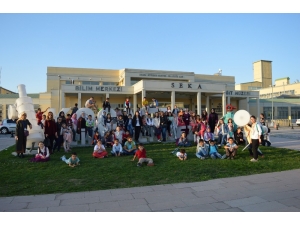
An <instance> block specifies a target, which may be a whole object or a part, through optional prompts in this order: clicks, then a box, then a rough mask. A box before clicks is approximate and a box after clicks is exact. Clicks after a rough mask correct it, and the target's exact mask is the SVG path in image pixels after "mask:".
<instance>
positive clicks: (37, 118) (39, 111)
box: [35, 107, 50, 129]
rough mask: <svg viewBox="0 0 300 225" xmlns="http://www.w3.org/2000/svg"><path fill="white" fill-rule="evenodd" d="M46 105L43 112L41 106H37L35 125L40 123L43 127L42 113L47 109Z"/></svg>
mask: <svg viewBox="0 0 300 225" xmlns="http://www.w3.org/2000/svg"><path fill="white" fill-rule="evenodd" d="M49 108H50V107H48V108H47V109H46V110H45V111H44V112H42V110H41V108H38V110H37V113H36V115H35V118H36V120H37V125H40V126H41V127H42V129H43V124H42V122H41V121H42V119H43V114H44V113H45V112H46V111H47V110H48V109H49Z"/></svg>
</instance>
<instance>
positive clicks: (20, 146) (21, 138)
mask: <svg viewBox="0 0 300 225" xmlns="http://www.w3.org/2000/svg"><path fill="white" fill-rule="evenodd" d="M28 127H29V128H30V129H32V125H31V123H30V122H29V120H28V119H27V114H26V113H25V112H23V113H22V114H21V117H20V119H19V120H18V121H17V124H16V133H15V139H16V152H17V155H18V156H19V157H20V155H21V157H22V158H24V155H23V154H24V153H25V149H26V141H27V136H28V135H29V132H28V130H27V128H28Z"/></svg>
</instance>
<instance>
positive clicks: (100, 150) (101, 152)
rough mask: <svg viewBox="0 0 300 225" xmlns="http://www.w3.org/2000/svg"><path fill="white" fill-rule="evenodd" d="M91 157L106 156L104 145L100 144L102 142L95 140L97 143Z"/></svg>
mask: <svg viewBox="0 0 300 225" xmlns="http://www.w3.org/2000/svg"><path fill="white" fill-rule="evenodd" d="M93 157H94V158H107V151H106V150H105V147H104V145H102V142H101V141H100V140H97V144H96V145H95V147H94V152H93Z"/></svg>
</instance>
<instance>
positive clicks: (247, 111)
mask: <svg viewBox="0 0 300 225" xmlns="http://www.w3.org/2000/svg"><path fill="white" fill-rule="evenodd" d="M247 112H249V97H247Z"/></svg>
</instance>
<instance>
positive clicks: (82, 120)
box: [77, 112, 87, 141]
mask: <svg viewBox="0 0 300 225" xmlns="http://www.w3.org/2000/svg"><path fill="white" fill-rule="evenodd" d="M81 129H85V136H86V133H87V129H86V119H85V113H84V112H82V113H81V117H80V118H78V120H77V134H79V137H80V138H79V139H80V141H81V138H82V137H81Z"/></svg>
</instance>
